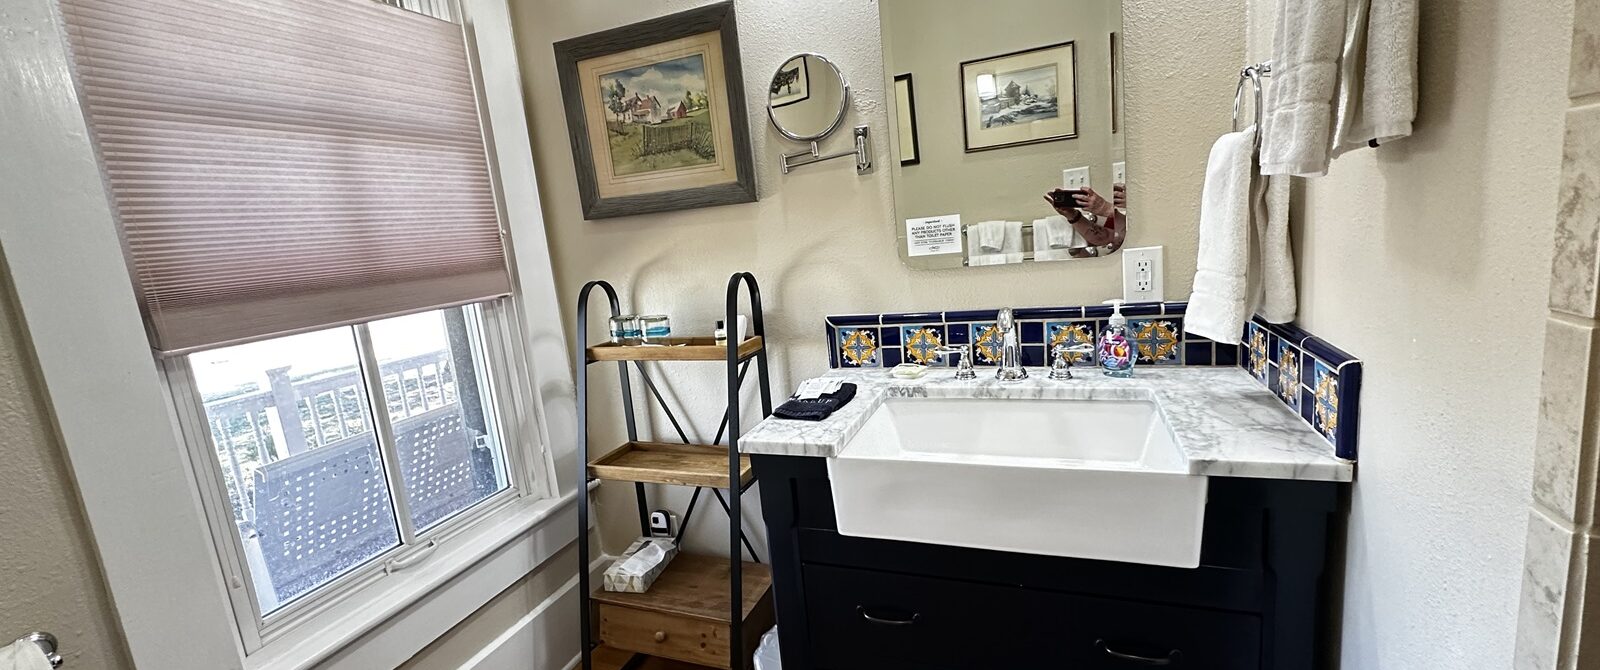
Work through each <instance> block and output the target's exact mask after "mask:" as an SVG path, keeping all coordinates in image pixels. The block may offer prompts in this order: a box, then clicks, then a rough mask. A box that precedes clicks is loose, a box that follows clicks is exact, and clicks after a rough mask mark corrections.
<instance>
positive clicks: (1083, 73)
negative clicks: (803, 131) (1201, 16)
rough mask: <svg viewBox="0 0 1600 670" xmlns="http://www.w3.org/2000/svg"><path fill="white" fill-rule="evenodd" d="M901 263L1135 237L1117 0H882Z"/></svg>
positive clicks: (1051, 255) (980, 257) (1074, 254)
mask: <svg viewBox="0 0 1600 670" xmlns="http://www.w3.org/2000/svg"><path fill="white" fill-rule="evenodd" d="M879 7H880V11H881V13H882V30H883V51H884V64H885V71H886V74H887V75H888V77H889V81H888V82H885V83H886V85H887V86H888V90H889V96H888V97H889V104H888V107H889V118H890V130H891V132H890V135H891V137H890V147H891V152H890V155H889V156H886V157H884V160H882V161H881V163H882V164H886V165H888V166H889V167H890V169H891V171H892V172H893V174H894V190H895V219H896V220H895V228H896V231H897V241H898V245H899V248H900V257H901V259H902V260H904V261H905V263H906V265H908V266H910V267H913V268H920V269H942V268H959V267H971V266H980V265H1005V264H1017V263H1033V262H1055V261H1068V260H1074V259H1079V258H1094V257H1098V256H1106V255H1109V254H1112V253H1115V252H1116V251H1117V250H1118V249H1120V248H1121V247H1122V244H1123V242H1124V240H1126V238H1127V233H1128V223H1129V216H1128V214H1127V203H1126V189H1125V183H1126V180H1125V177H1124V175H1125V173H1126V167H1127V163H1126V158H1125V157H1124V155H1123V147H1124V145H1125V140H1126V138H1127V131H1126V129H1125V128H1124V127H1123V123H1122V118H1123V113H1122V104H1123V103H1122V98H1123V96H1122V92H1121V86H1122V73H1121V66H1122V62H1121V60H1122V59H1121V38H1122V7H1121V4H1120V2H1118V0H994V1H992V2H970V1H969V0H881V1H880V2H879Z"/></svg>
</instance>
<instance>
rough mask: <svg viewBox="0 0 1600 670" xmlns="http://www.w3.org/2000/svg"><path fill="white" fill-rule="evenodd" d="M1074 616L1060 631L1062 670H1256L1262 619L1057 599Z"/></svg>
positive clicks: (1187, 609) (1097, 600) (1102, 600)
mask: <svg viewBox="0 0 1600 670" xmlns="http://www.w3.org/2000/svg"><path fill="white" fill-rule="evenodd" d="M1061 598H1062V599H1063V602H1064V603H1065V605H1064V607H1065V608H1066V609H1067V610H1068V611H1070V612H1072V613H1073V615H1072V620H1071V621H1070V622H1069V624H1068V625H1067V627H1066V628H1065V629H1064V630H1063V631H1062V636H1061V639H1062V641H1063V642H1064V643H1065V644H1066V646H1067V648H1066V649H1065V650H1064V652H1065V653H1064V654H1063V656H1062V658H1063V659H1070V662H1069V663H1068V664H1066V665H1064V666H1062V667H1070V668H1074V669H1077V668H1083V669H1085V670H1101V669H1104V670H1132V669H1134V668H1172V669H1173V670H1181V669H1204V670H1213V669H1215V670H1258V669H1259V668H1260V667H1261V620H1260V619H1259V618H1257V617H1255V616H1253V615H1249V614H1237V613H1233V612H1222V611H1218V610H1208V609H1199V608H1190V607H1169V606H1166V605H1154V604H1149V603H1141V602H1133V601H1123V600H1112V599H1107V598H1088V597H1082V596H1071V595H1063V596H1061Z"/></svg>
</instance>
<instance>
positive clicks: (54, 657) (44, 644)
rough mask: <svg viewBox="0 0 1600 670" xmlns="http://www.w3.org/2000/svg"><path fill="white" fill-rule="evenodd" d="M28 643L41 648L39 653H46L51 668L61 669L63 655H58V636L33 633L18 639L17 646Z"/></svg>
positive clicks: (45, 656)
mask: <svg viewBox="0 0 1600 670" xmlns="http://www.w3.org/2000/svg"><path fill="white" fill-rule="evenodd" d="M24 642H27V643H29V644H35V645H38V646H39V651H42V652H44V658H45V660H47V661H49V662H50V667H52V668H59V667H61V654H58V653H56V650H57V649H59V648H60V647H59V646H58V645H57V644H56V636H54V635H51V634H49V633H39V632H33V633H28V634H27V635H24V636H22V637H19V638H17V644H22V643H24Z"/></svg>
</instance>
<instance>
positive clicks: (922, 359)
mask: <svg viewBox="0 0 1600 670" xmlns="http://www.w3.org/2000/svg"><path fill="white" fill-rule="evenodd" d="M942 346H944V326H942V325H941V326H930V325H917V326H900V348H901V349H902V350H903V353H904V355H905V362H907V363H919V364H922V365H933V366H937V365H944V357H943V356H940V355H939V347H942Z"/></svg>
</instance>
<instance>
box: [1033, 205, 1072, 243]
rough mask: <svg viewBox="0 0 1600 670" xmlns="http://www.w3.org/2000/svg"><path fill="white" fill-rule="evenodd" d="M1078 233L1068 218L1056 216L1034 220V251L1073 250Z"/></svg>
mask: <svg viewBox="0 0 1600 670" xmlns="http://www.w3.org/2000/svg"><path fill="white" fill-rule="evenodd" d="M1075 235H1076V231H1074V230H1073V229H1072V224H1071V223H1070V222H1068V221H1067V217H1065V216H1061V215H1060V214H1056V215H1054V216H1047V217H1044V218H1042V219H1034V220H1033V250H1034V251H1040V250H1043V249H1071V248H1072V242H1073V237H1074V236H1075Z"/></svg>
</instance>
